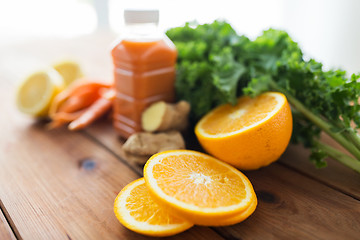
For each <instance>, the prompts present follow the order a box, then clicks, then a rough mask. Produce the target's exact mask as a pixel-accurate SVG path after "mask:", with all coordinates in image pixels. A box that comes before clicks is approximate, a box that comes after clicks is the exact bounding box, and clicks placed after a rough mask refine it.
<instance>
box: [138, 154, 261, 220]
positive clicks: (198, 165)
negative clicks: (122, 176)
mask: <svg viewBox="0 0 360 240" xmlns="http://www.w3.org/2000/svg"><path fill="white" fill-rule="evenodd" d="M144 178H145V182H146V185H147V187H148V189H149V192H150V193H151V196H152V197H153V198H154V199H155V200H156V201H157V202H158V203H159V204H160V205H163V206H165V207H166V208H168V209H169V211H171V212H173V213H174V214H176V215H178V216H181V217H182V218H184V219H187V220H188V221H190V222H193V223H195V224H198V225H207V226H216V225H218V224H219V223H221V222H225V223H224V225H226V221H228V220H229V219H230V218H232V217H236V216H238V215H239V214H241V213H243V212H244V211H245V210H247V209H248V207H249V206H250V204H251V203H253V202H254V201H256V200H255V199H256V195H255V193H254V190H253V187H252V185H251V183H250V181H249V179H248V178H247V177H246V176H245V175H244V174H242V173H241V172H240V171H239V170H237V169H236V168H234V167H232V166H230V165H229V164H226V163H224V162H222V161H219V160H217V159H215V158H213V157H211V156H209V155H207V154H204V153H200V152H196V151H190V150H171V151H165V152H161V153H158V154H155V155H153V156H152V157H151V158H150V159H149V160H148V161H147V163H146V165H145V167H144Z"/></svg>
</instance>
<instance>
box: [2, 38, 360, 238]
mask: <svg viewBox="0 0 360 240" xmlns="http://www.w3.org/2000/svg"><path fill="white" fill-rule="evenodd" d="M114 39H115V36H114V35H113V34H110V33H107V32H105V33H101V32H100V33H97V34H94V35H88V36H83V37H80V38H76V39H71V40H64V39H63V40H59V39H52V40H51V41H50V40H40V41H33V42H28V43H23V44H18V43H17V44H14V45H10V46H6V47H0V52H1V54H0V104H1V105H0V108H1V109H2V112H1V117H0V124H1V126H2V131H1V134H0V200H1V201H2V202H3V204H4V207H5V208H6V211H7V212H8V213H9V214H10V216H11V218H12V221H13V224H14V225H15V226H14V227H16V229H18V232H19V236H20V237H21V238H23V239H147V238H146V237H143V236H140V235H138V234H135V233H133V232H131V231H129V230H127V229H125V228H124V227H122V226H121V225H120V224H119V223H118V222H117V220H116V218H115V217H114V214H113V212H112V202H113V200H114V198H115V196H116V194H117V193H118V191H119V190H120V189H121V188H122V187H123V186H125V185H126V184H127V183H129V182H130V181H131V180H133V179H135V178H138V177H139V176H140V175H141V173H142V164H141V162H145V161H146V158H144V157H140V158H139V157H134V156H129V155H127V154H125V153H124V152H123V150H122V149H121V146H122V143H123V141H124V140H121V139H119V138H118V137H117V135H116V133H115V131H114V129H113V128H112V126H111V121H109V120H106V119H105V120H101V121H99V122H97V123H95V124H94V125H93V126H92V127H90V128H89V129H87V130H86V131H84V132H80V133H70V132H68V131H67V130H65V129H59V130H57V131H51V132H48V131H45V130H44V123H41V122H38V123H35V122H34V120H32V119H30V118H28V117H26V116H24V115H22V114H20V113H18V112H17V111H16V109H15V106H14V104H13V97H14V85H15V84H16V83H18V82H19V81H20V79H21V78H22V77H23V76H25V75H26V73H28V72H31V71H33V70H34V69H36V68H39V67H44V66H47V65H48V64H49V63H52V62H55V61H57V60H58V59H61V58H67V57H71V58H74V59H75V60H78V61H79V62H80V63H81V65H82V66H83V68H84V72H85V74H86V75H87V76H90V77H95V78H99V79H104V80H109V79H110V80H111V78H112V65H111V59H110V53H109V45H110V43H111V42H112V41H113V40H114ZM192 141H193V142H192V143H191V144H190V145H188V147H190V148H194V147H195V148H197V149H199V146H196V145H194V143H196V141H194V139H192ZM307 154H308V153H307V151H306V150H304V149H303V148H301V147H296V146H295V147H294V146H290V147H289V149H288V150H287V152H286V153H285V154H284V155H283V156H282V158H281V160H280V162H279V163H274V164H272V165H271V166H269V167H267V168H264V169H261V170H258V171H252V172H246V175H248V177H249V178H250V180H251V181H252V182H253V184H254V187H255V190H256V192H257V194H258V197H259V206H258V208H257V210H256V211H255V213H254V214H253V215H252V216H251V217H250V218H249V219H248V220H246V221H245V222H243V223H241V224H237V225H234V226H231V227H224V228H215V231H216V232H218V233H220V234H221V235H222V236H224V237H225V238H226V239H359V238H358V237H357V236H358V235H359V234H358V233H359V232H360V229H359V226H360V223H359V217H358V216H359V215H360V210H359V199H360V198H359V195H360V194H359V191H360V186H359V184H360V179H359V178H360V176H359V175H358V174H357V173H355V172H353V171H351V170H350V169H348V168H346V167H344V166H342V165H341V164H338V163H337V162H335V161H331V160H330V161H329V167H328V168H324V169H321V170H318V169H316V168H315V167H314V166H313V165H312V164H311V163H310V162H309V161H308V159H307ZM139 163H140V164H139ZM344 193H345V194H344ZM187 238H188V239H221V237H220V236H219V235H217V234H215V232H214V231H213V230H212V229H210V228H205V227H194V228H192V229H190V230H189V231H186V232H184V233H183V234H180V235H177V236H175V237H174V239H187Z"/></svg>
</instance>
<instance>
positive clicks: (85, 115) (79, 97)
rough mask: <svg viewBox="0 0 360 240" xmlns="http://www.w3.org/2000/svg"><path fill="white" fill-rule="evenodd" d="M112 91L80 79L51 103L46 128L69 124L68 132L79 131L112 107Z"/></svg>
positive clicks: (102, 84) (105, 86)
mask: <svg viewBox="0 0 360 240" xmlns="http://www.w3.org/2000/svg"><path fill="white" fill-rule="evenodd" d="M114 96H115V94H114V90H113V89H112V86H111V85H110V84H106V83H102V82H98V81H95V80H89V79H85V78H81V79H78V80H76V81H75V82H73V83H72V84H71V85H70V86H69V87H68V88H67V89H65V90H64V91H62V92H61V93H59V94H58V95H57V96H56V97H55V99H54V101H53V102H52V103H51V106H50V110H49V116H50V118H51V120H52V121H51V122H50V123H49V125H48V127H49V128H50V129H51V128H57V127H60V126H62V125H64V124H67V123H70V124H69V126H68V128H69V129H70V130H79V129H82V128H84V127H86V126H88V125H90V124H91V123H92V122H93V121H95V120H96V119H98V118H99V117H101V116H102V115H103V114H105V113H106V112H107V111H109V110H110V109H111V107H112V100H113V98H114Z"/></svg>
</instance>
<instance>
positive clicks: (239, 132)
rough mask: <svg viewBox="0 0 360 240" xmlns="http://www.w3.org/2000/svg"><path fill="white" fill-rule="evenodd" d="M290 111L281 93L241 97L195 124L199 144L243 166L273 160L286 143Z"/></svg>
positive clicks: (265, 164)
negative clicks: (233, 103)
mask: <svg viewBox="0 0 360 240" xmlns="http://www.w3.org/2000/svg"><path fill="white" fill-rule="evenodd" d="M291 133H292V115H291V110H290V106H289V104H288V102H287V99H286V97H285V96H284V95H283V94H282V93H277V92H267V93H263V94H261V95H259V96H257V97H256V98H250V97H241V98H239V99H238V102H237V104H236V105H235V106H232V105H230V104H225V105H221V106H219V107H217V108H215V109H214V110H212V111H211V112H209V113H208V114H207V115H205V116H204V117H203V118H202V119H201V120H200V121H199V122H198V124H197V125H196V127H195V134H196V136H197V138H198V140H199V142H200V144H201V146H202V147H203V148H204V149H205V150H206V151H207V152H208V153H210V154H211V155H213V156H215V157H216V158H218V159H220V160H222V161H225V162H227V163H230V164H232V165H233V166H236V167H238V168H239V169H243V170H253V169H258V168H260V167H263V166H267V165H269V164H270V163H272V162H274V161H276V160H277V159H278V158H279V157H280V156H281V154H282V153H283V152H284V151H285V149H286V147H287V145H288V144H289V141H290V137H291Z"/></svg>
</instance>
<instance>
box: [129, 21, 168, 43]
mask: <svg viewBox="0 0 360 240" xmlns="http://www.w3.org/2000/svg"><path fill="white" fill-rule="evenodd" d="M125 35H126V39H130V40H138V41H149V40H157V39H160V38H161V36H162V34H161V33H160V31H159V28H158V25H157V24H156V23H137V24H126V25H125Z"/></svg>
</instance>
